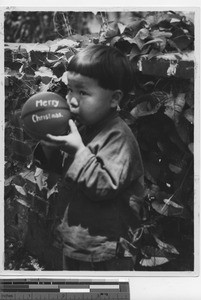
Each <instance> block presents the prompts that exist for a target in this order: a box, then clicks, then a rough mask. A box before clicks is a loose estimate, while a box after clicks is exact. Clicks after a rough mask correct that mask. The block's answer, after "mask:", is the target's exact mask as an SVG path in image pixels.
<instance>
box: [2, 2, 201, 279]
mask: <svg viewBox="0 0 201 300" xmlns="http://www.w3.org/2000/svg"><path fill="white" fill-rule="evenodd" d="M196 13H197V11H196V10H195V8H192V9H191V8H182V7H181V8H180V9H178V8H177V9H175V8H171V7H170V8H165V9H164V8H159V9H158V8H155V9H153V8H147V9H146V10H145V9H142V10H136V9H135V8H131V9H128V10H123V9H121V10H113V9H112V8H111V9H105V10H103V9H99V10H96V11H94V10H89V9H86V10H83V9H80V10H79V9H76V10H68V9H66V10H65V9H62V10H61V9H58V10H57V9H56V8H55V10H53V9H48V8H47V7H46V9H44V10H43V9H42V8H40V9H36V10H35V9H30V10H29V9H26V10H24V9H22V10H21V9H20V8H19V7H18V8H17V9H9V8H8V9H5V10H4V20H3V22H4V107H5V108H4V142H3V141H2V143H4V205H3V207H4V208H3V210H4V230H3V231H4V233H3V234H4V258H3V269H4V271H10V272H15V271H20V272H21V271H22V273H23V272H24V271H30V272H31V273H33V274H34V272H41V274H42V273H43V272H46V271H50V272H52V271H69V272H70V271H84V272H85V271H92V272H94V271H102V272H106V274H107V272H108V271H109V272H114V273H115V272H117V274H121V272H125V271H126V274H127V275H128V276H135V274H136V273H137V274H139V273H140V274H144V272H148V273H149V274H151V275H154V274H155V273H157V274H160V273H161V274H164V273H163V272H165V274H168V273H171V272H172V273H174V274H175V275H177V274H183V275H185V274H194V272H195V271H196V269H197V267H196V252H197V242H196V241H195V229H196V228H197V225H198V223H197V222H198V218H197V214H198V211H196V210H195V208H196V207H198V206H197V201H198V199H197V197H196V192H195V169H196V170H198V169H197V168H198V165H196V164H195V159H194V155H195V152H196V149H197V148H196V147H195V144H196V145H197V144H198V140H196V139H195V125H194V119H195V112H196V106H195V95H196V88H195V70H196V62H197V58H196V55H195V45H196V42H197V40H196V38H197V37H196V34H195V33H196V26H195V25H196V23H195V19H196ZM197 139H198V138H197ZM2 200H3V199H2ZM2 202H3V201H2ZM18 273H19V272H18ZM60 274H62V272H61V273H60Z"/></svg>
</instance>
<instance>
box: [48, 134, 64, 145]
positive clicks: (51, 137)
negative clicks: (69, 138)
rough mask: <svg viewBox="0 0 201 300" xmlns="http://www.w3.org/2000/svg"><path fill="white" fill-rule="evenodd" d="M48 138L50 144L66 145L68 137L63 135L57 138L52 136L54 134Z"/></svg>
mask: <svg viewBox="0 0 201 300" xmlns="http://www.w3.org/2000/svg"><path fill="white" fill-rule="evenodd" d="M46 137H47V138H48V140H49V141H50V142H55V143H57V144H58V143H60V144H64V143H65V142H66V137H65V136H62V135H59V136H56V135H52V134H47V135H46Z"/></svg>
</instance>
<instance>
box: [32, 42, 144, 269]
mask: <svg viewBox="0 0 201 300" xmlns="http://www.w3.org/2000/svg"><path fill="white" fill-rule="evenodd" d="M67 70H68V91H69V92H68V94H67V102H68V104H69V108H70V111H71V113H72V119H74V120H76V121H77V122H78V123H80V124H82V125H83V127H82V129H81V130H80V132H79V131H78V129H77V127H76V125H75V123H74V121H73V120H70V121H69V126H70V133H69V134H68V135H66V136H52V135H47V140H46V141H42V142H41V145H42V148H41V146H40V147H39V148H41V149H43V154H42V157H43V159H41V152H40V151H41V149H39V148H38V149H36V151H35V155H36V158H37V159H38V160H43V162H42V161H41V163H42V164H41V166H43V168H44V167H45V168H49V169H52V170H54V171H57V172H62V174H63V183H62V188H61V191H60V193H59V197H58V201H60V206H61V207H62V211H63V216H62V221H61V224H60V225H59V226H58V228H57V233H58V234H59V235H60V237H61V241H62V247H63V254H64V269H67V270H97V271H98V270H102V271H103V270H104V271H106V270H107V271H114V270H133V264H132V259H131V258H130V257H129V258H128V257H124V249H123V247H122V246H121V243H120V240H121V237H123V238H125V239H126V238H127V237H128V230H129V228H132V229H134V228H135V226H137V224H138V221H139V209H140V205H141V202H142V199H143V167H142V161H141V156H140V152H139V147H138V144H137V141H136V139H135V137H134V135H133V133H132V132H131V130H130V129H129V127H128V126H127V125H126V123H125V122H124V121H123V120H122V119H121V118H120V117H119V116H118V110H117V108H118V106H119V104H120V102H121V101H123V99H124V97H125V96H126V95H127V93H128V92H129V91H130V90H131V88H132V87H133V72H132V68H131V66H130V63H129V61H128V60H127V58H126V57H125V56H124V55H123V54H122V53H121V52H120V51H119V50H118V49H116V48H113V47H110V46H103V45H92V46H88V47H87V48H85V49H84V50H82V51H80V52H79V53H77V54H76V55H75V56H74V57H73V58H72V59H71V60H70V62H69V64H68V67H67ZM61 150H62V151H61ZM63 152H64V153H65V161H64V160H63V156H62V153H63Z"/></svg>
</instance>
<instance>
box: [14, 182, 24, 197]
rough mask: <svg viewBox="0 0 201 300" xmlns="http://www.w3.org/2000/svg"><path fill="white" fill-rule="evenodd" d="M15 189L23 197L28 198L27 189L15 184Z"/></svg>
mask: <svg viewBox="0 0 201 300" xmlns="http://www.w3.org/2000/svg"><path fill="white" fill-rule="evenodd" d="M14 187H15V189H16V191H17V192H18V193H19V194H20V195H22V196H26V195H27V191H26V189H25V187H22V186H20V185H16V184H14Z"/></svg>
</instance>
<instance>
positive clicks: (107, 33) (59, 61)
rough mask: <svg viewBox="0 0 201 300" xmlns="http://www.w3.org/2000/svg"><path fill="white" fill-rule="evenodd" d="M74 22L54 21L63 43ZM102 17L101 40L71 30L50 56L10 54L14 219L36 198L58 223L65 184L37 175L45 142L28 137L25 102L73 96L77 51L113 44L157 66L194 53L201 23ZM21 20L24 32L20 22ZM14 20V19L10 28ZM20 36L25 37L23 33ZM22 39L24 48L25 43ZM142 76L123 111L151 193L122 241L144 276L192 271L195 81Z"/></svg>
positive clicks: (9, 167) (8, 149) (9, 181)
mask: <svg viewBox="0 0 201 300" xmlns="http://www.w3.org/2000/svg"><path fill="white" fill-rule="evenodd" d="M27 14H28V13H24V15H23V14H22V19H23V18H25V16H26V18H27ZM41 14H42V15H43V16H44V15H45V13H41ZM39 15H40V14H39V13H38V16H39ZM80 16H81V15H80ZM67 17H68V18H73V17H74V16H73V14H68V15H65V14H64V13H63V14H61V15H57V18H56V15H55V16H54V22H57V23H58V22H59V20H60V23H61V24H60V26H59V25H58V24H57V25H58V26H57V31H59V32H60V34H61V35H62V36H63V35H64V34H65V33H64V32H63V33H62V30H64V27H62V24H63V22H64V21H65V20H66V19H65V18H67ZM85 17H86V16H85ZM90 17H91V16H90ZM99 17H101V19H102V26H101V30H100V32H99V34H98V35H97V36H95V37H94V35H84V36H81V35H78V34H75V35H74V34H72V33H73V29H72V26H71V27H69V26H67V27H65V29H66V28H68V39H65V40H55V41H48V42H47V43H46V46H48V51H44V47H43V46H42V45H41V46H40V45H39V46H38V48H37V50H36V49H35V50H34V51H33V50H32V49H30V48H29V49H28V48H26V45H24V48H21V47H20V46H19V47H18V48H15V49H14V50H12V49H10V48H9V47H7V48H6V49H5V68H6V71H5V122H6V126H5V133H6V134H5V138H6V140H5V177H6V184H5V191H6V193H5V201H6V206H7V214H8V215H9V212H11V211H12V210H13V207H14V204H13V203H14V202H13V201H14V200H18V201H19V200H20V201H25V202H26V203H28V206H29V208H31V209H35V207H34V206H33V199H34V201H35V202H37V203H38V202H39V201H38V200H40V198H42V199H43V200H45V201H43V202H44V203H43V202H42V201H41V202H40V203H41V204H40V207H41V208H42V207H43V206H42V205H44V209H43V214H44V215H45V216H46V217H47V216H49V217H50V215H51V218H52V219H51V220H53V219H54V218H55V215H54V212H53V211H54V209H52V207H53V206H51V201H53V202H54V201H55V200H52V199H55V197H56V195H57V188H58V186H57V184H55V183H56V180H57V178H56V179H55V178H53V177H52V175H51V177H49V179H48V180H47V178H46V174H43V173H40V172H38V170H36V171H37V172H36V173H35V167H34V164H33V162H32V159H33V158H32V153H33V150H34V148H35V146H36V144H37V141H34V140H31V139H30V137H28V136H27V135H26V133H25V132H24V131H23V128H22V124H21V121H20V111H21V107H22V105H23V104H24V102H25V101H26V100H27V99H28V98H29V97H30V96H31V95H33V94H34V93H36V92H38V91H53V92H56V93H59V94H60V95H62V96H63V97H65V95H66V93H67V78H66V66H67V64H68V61H69V59H70V58H71V57H72V56H73V55H74V54H75V53H76V52H77V51H79V50H80V49H82V48H83V47H85V46H87V45H88V44H92V43H106V44H110V45H113V46H115V47H118V48H120V49H121V50H122V51H123V52H125V53H126V54H127V55H128V57H129V58H130V60H131V62H132V63H133V61H134V60H136V59H137V58H139V56H140V55H143V54H147V55H148V56H149V59H151V58H152V57H153V56H156V55H158V54H161V53H166V52H169V51H175V50H176V51H178V52H179V53H180V52H181V51H184V50H192V49H193V24H192V22H191V21H189V20H187V18H186V17H184V16H181V15H180V14H178V13H174V12H169V13H168V12H167V13H164V14H159V15H157V14H155V15H154V14H152V13H151V12H150V13H147V14H142V13H141V14H140V15H138V16H137V17H135V19H132V22H130V23H129V24H123V23H121V22H120V21H116V20H115V21H109V20H108V18H107V17H108V16H107V14H103V13H102V14H99ZM13 18H14V15H13ZM15 18H17V21H16V22H18V23H17V24H18V25H19V20H18V17H16V16H15ZM15 18H14V19H15ZM58 18H59V20H58ZM9 19H10V16H9V15H6V22H7V23H8V21H9ZM12 20H13V19H12ZM26 20H28V21H27V22H28V23H29V22H30V19H26ZM49 20H50V19H49ZM74 20H75V18H74ZM150 20H151V21H150ZM69 22H70V21H69ZM25 24H26V22H25ZM15 25H16V24H15ZM18 25H16V26H18ZM13 26H14V25H13ZM30 32H31V31H30ZM18 34H19V32H18ZM15 36H16V37H17V36H18V35H17V33H16V32H15ZM22 36H23V35H22ZM19 39H20V41H21V37H19ZM8 40H9V39H8ZM135 76H136V77H135V84H134V87H133V92H132V93H131V94H130V95H129V97H128V99H127V102H126V103H125V104H124V105H122V106H121V111H120V115H121V116H122V118H123V119H124V120H125V121H126V122H127V124H128V125H129V126H130V127H131V129H132V130H133V132H134V134H135V135H136V137H137V139H138V142H139V146H140V150H141V153H142V158H143V163H144V170H145V188H146V192H145V202H144V206H143V208H142V211H141V217H142V223H141V226H140V227H139V228H137V230H135V231H134V232H133V230H132V229H131V228H130V231H129V236H128V240H122V241H121V242H122V245H123V246H124V248H125V249H126V250H127V251H128V252H130V253H131V254H136V253H137V255H138V260H137V264H136V269H137V270H147V269H148V270H164V271H165V270H171V271H174V270H178V271H180V270H192V269H193V244H194V242H193V220H194V213H193V208H194V206H193V190H194V186H193V142H194V136H193V134H194V128H193V123H194V120H193V116H194V114H193V110H194V85H193V80H187V79H177V78H175V77H169V78H160V77H157V76H147V75H143V74H141V73H139V72H136V74H135ZM22 171H23V172H22ZM34 174H35V175H34ZM36 200H37V201H36ZM35 202H34V203H35ZM53 202H52V203H53ZM18 239H19V236H18ZM18 248H19V247H18ZM189 257H190V260H189ZM7 261H9V257H8V258H7Z"/></svg>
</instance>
